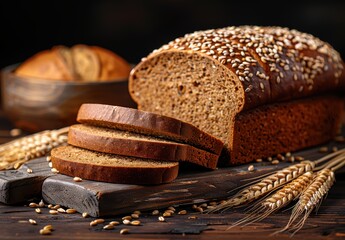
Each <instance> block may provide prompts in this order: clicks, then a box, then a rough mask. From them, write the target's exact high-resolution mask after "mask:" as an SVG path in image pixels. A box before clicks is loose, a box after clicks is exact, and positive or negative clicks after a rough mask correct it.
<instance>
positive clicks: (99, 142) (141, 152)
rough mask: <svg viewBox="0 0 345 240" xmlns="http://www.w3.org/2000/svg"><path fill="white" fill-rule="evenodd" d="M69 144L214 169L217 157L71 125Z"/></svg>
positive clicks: (130, 135) (113, 131)
mask: <svg viewBox="0 0 345 240" xmlns="http://www.w3.org/2000/svg"><path fill="white" fill-rule="evenodd" d="M68 143H69V144H71V145H73V146H76V147H80V148H85V149H89V150H93V151H98V152H103V153H112V154H117V155H123V156H131V157H139V158H148V159H151V160H158V161H173V162H178V161H185V162H190V163H193V164H197V165H200V166H203V167H206V168H210V169H215V168H216V167H217V162H218V157H219V155H216V154H213V153H210V152H207V151H205V150H201V149H198V148H195V147H192V146H190V145H188V144H183V143H176V142H173V141H170V140H164V139H161V138H156V137H151V136H147V135H142V134H137V133H133V132H128V131H121V130H116V129H111V128H104V127H96V126H91V125H85V124H78V125H73V126H71V127H70V128H69V131H68Z"/></svg>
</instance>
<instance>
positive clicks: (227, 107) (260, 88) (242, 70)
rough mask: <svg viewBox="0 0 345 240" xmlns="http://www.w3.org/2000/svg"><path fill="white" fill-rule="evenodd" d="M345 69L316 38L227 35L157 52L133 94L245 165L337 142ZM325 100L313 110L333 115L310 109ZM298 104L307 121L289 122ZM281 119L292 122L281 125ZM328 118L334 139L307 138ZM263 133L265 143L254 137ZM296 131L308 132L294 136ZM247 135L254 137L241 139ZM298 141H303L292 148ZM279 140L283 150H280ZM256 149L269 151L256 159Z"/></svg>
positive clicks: (278, 32)
mask: <svg viewBox="0 0 345 240" xmlns="http://www.w3.org/2000/svg"><path fill="white" fill-rule="evenodd" d="M343 69H344V63H343V61H342V60H341V57H340V55H339V54H338V53H337V52H336V51H335V50H334V49H333V48H332V47H331V46H330V45H329V44H327V43H325V42H323V41H321V40H320V39H318V38H316V37H314V36H312V35H310V34H306V33H301V32H299V31H296V30H289V29H287V28H281V27H257V26H240V27H227V28H222V29H212V30H207V31H199V32H194V33H192V34H187V35H185V36H184V37H181V38H177V39H175V40H174V41H171V42H170V43H168V44H167V45H164V46H162V47H161V48H159V49H158V50H155V51H153V53H151V54H150V55H149V56H148V57H147V58H144V59H143V60H142V62H141V63H139V64H138V65H137V66H136V67H135V68H134V69H133V71H132V72H131V75H130V80H129V89H130V93H131V95H132V97H133V99H134V100H135V101H136V102H137V103H138V108H139V109H141V110H144V111H150V112H154V113H157V114H163V115H166V116H171V117H175V118H178V119H180V120H182V121H186V122H188V123H191V124H193V125H195V126H197V127H198V128H200V129H201V130H203V131H205V132H207V133H209V134H211V135H213V136H215V137H217V138H219V139H221V140H222V141H223V142H224V143H225V150H224V154H223V155H226V158H227V161H228V162H230V163H243V162H248V161H251V160H253V159H255V158H260V157H268V156H269V155H270V154H278V153H280V152H281V151H291V150H296V149H299V148H304V147H307V146H311V145H315V144H320V143H322V142H324V141H327V140H329V139H331V138H332V137H333V136H334V135H335V131H334V129H335V128H336V127H335V125H336V124H338V123H339V118H340V113H341V110H340V109H341V105H342V104H343V100H342V99H341V98H336V97H335V98H332V97H329V94H331V95H332V94H334V95H337V94H340V93H343V92H344V89H345V74H344V71H343ZM317 95H325V96H323V97H321V98H313V100H311V101H313V102H312V104H311V106H312V105H313V104H314V103H315V104H316V105H317V106H320V105H322V106H328V107H329V108H328V109H325V108H322V111H320V112H318V111H317V109H315V108H312V109H308V106H310V102H309V100H303V99H305V98H309V97H311V96H317ZM299 99H300V100H299ZM291 101H294V103H291V104H292V105H293V106H294V107H295V108H296V109H299V110H301V109H303V111H307V114H306V115H304V114H303V113H295V112H293V116H296V117H297V118H296V119H291V118H289V115H288V114H289V113H291V111H290V110H289V108H290V105H289V104H290V103H289V102H291ZM331 103H332V104H333V105H328V104H331ZM270 105H272V106H270ZM292 105H291V106H292ZM281 111H283V112H281ZM277 112H279V113H280V114H282V115H284V116H286V117H287V119H284V121H277V119H281V117H280V116H277V115H276V114H277ZM320 114H322V115H320ZM327 116H329V118H328V120H329V121H328V122H327V123H326V122H324V123H323V127H325V128H327V129H331V130H332V131H329V132H324V130H323V129H320V128H311V127H307V128H306V129H305V130H304V128H303V124H304V123H306V122H308V121H311V122H313V124H317V122H318V121H321V120H325V119H327ZM243 118H245V119H248V121H250V125H247V124H244V120H242V119H243ZM250 119H251V120H250ZM273 123H274V124H275V125H274V126H273V125H272V124H273ZM296 126H299V127H298V128H297V127H296ZM295 127H296V128H295ZM262 128H265V130H262V131H266V134H267V136H266V137H265V138H264V139H261V137H260V136H259V135H257V134H252V133H251V131H252V132H256V133H258V132H260V131H255V130H257V129H262ZM273 128H274V129H276V130H272V129H273ZM290 128H294V130H295V131H297V129H299V130H301V132H295V134H297V135H293V136H292V134H291V133H290V132H289V131H288V129H290ZM240 129H241V131H246V134H248V135H247V137H245V138H241V137H239V136H240V135H241V134H240V133H239V131H240ZM277 129H280V130H279V131H278V130H277ZM284 129H286V131H285V130H284ZM321 134H322V135H321ZM267 138H269V141H268V140H267ZM292 138H301V141H300V142H299V144H297V142H298V141H296V142H295V144H294V145H290V143H291V141H292ZM311 138H315V139H313V140H308V141H307V140H306V139H311ZM274 139H279V141H281V142H279V143H277V145H279V146H280V147H277V148H275V147H274V148H273V149H274V150H272V148H271V142H272V141H274ZM282 139H283V140H282ZM244 140H245V142H243V141H244ZM297 145H298V146H297ZM256 149H263V150H262V151H259V152H258V153H257V154H255V152H256ZM248 152H251V153H252V154H248V155H246V154H247V153H248Z"/></svg>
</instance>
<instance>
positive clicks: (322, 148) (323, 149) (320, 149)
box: [319, 147, 328, 153]
mask: <svg viewBox="0 0 345 240" xmlns="http://www.w3.org/2000/svg"><path fill="white" fill-rule="evenodd" d="M319 152H320V153H327V152H328V147H320V148H319Z"/></svg>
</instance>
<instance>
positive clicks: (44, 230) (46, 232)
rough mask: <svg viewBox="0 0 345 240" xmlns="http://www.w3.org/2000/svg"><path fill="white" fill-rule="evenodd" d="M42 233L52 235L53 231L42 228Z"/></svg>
mask: <svg viewBox="0 0 345 240" xmlns="http://www.w3.org/2000/svg"><path fill="white" fill-rule="evenodd" d="M40 234H41V235H50V234H52V232H51V231H50V230H49V229H41V230H40Z"/></svg>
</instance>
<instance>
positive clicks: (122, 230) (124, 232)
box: [120, 228, 129, 234]
mask: <svg viewBox="0 0 345 240" xmlns="http://www.w3.org/2000/svg"><path fill="white" fill-rule="evenodd" d="M128 233H129V229H128V228H124V229H121V231H120V234H128Z"/></svg>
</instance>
